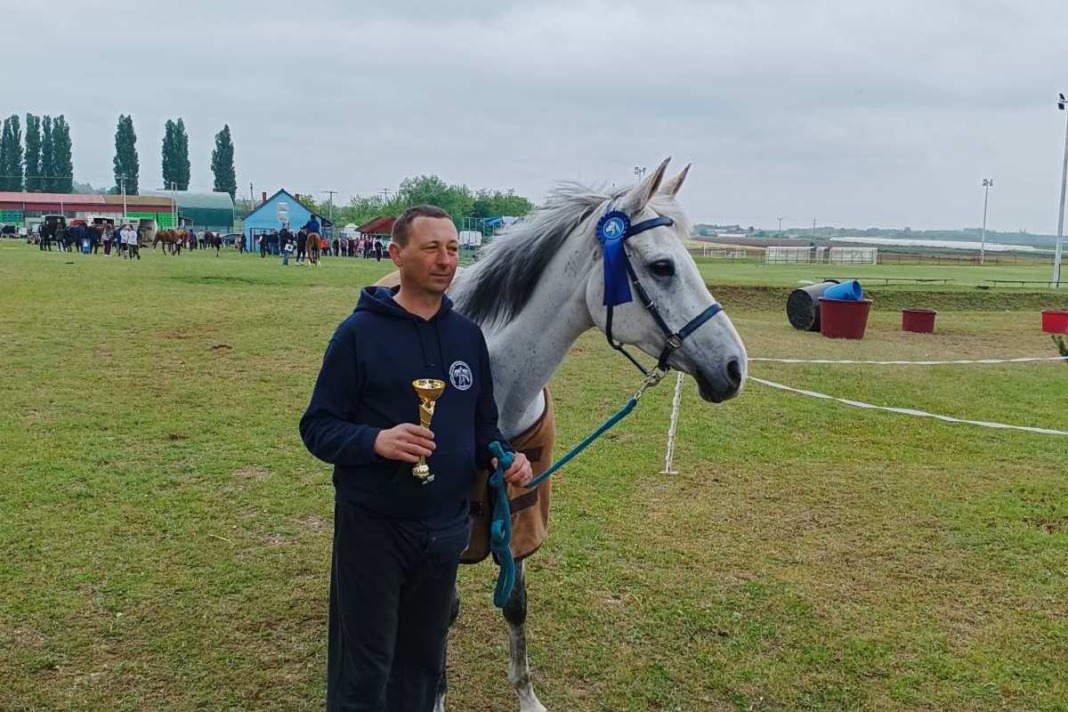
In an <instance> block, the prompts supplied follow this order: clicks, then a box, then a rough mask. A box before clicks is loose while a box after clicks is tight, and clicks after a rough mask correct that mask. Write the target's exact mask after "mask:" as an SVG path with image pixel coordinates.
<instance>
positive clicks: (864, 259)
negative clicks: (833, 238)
mask: <svg viewBox="0 0 1068 712" xmlns="http://www.w3.org/2000/svg"><path fill="white" fill-rule="evenodd" d="M878 259H879V249H878V248H876V247H831V248H827V247H816V246H814V245H813V246H809V247H776V246H772V247H768V248H767V250H766V251H765V253H764V261H765V262H766V263H767V264H849V265H873V264H877V263H878Z"/></svg>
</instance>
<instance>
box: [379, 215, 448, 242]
mask: <svg viewBox="0 0 1068 712" xmlns="http://www.w3.org/2000/svg"><path fill="white" fill-rule="evenodd" d="M416 218H444V219H445V220H452V216H451V215H449V213H448V212H446V211H445V210H442V209H441V208H439V207H438V206H436V205H413V206H412V207H410V208H408V209H407V210H405V211H404V212H403V213H401V215H400V217H399V218H397V221H396V222H395V223H393V232H392V233H391V234H390V238H391V239H392V240H393V242H396V243H397V244H398V245H400V246H401V247H405V246H406V245H407V244H408V236H409V235H410V234H411V231H412V223H413V222H415V219H416Z"/></svg>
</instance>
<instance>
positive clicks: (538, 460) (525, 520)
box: [375, 272, 556, 564]
mask: <svg viewBox="0 0 1068 712" xmlns="http://www.w3.org/2000/svg"><path fill="white" fill-rule="evenodd" d="M398 284H400V277H399V275H398V273H397V272H392V273H390V274H387V275H386V276H385V277H383V278H382V279H380V280H378V281H377V282H375V286H376V287H391V288H392V287H396V286H397V285H398ZM555 435H556V419H555V418H554V417H553V402H552V397H551V396H550V395H549V391H548V390H546V391H545V412H544V413H542V414H541V417H540V418H539V419H538V422H536V423H534V425H532V426H531V427H530V428H529V429H527V431H526V432H525V433H522V434H521V435H519V436H518V437H514V438H512V439H511V440H510V441H509V442H510V444H511V446H512V448H513V449H515V450H516V452H522V453H523V454H525V455H526V456H527V459H528V460H530V466H531V469H533V470H534V476H535V477H537V476H538V475H540V474H541V473H543V472H545V471H546V470H547V469H549V466H550V465H552V463H553V440H554V438H555ZM489 474H490V473H488V472H477V473H475V483H474V486H472V488H471V496H470V500H471V522H472V525H473V526H472V530H471V543H470V544H468V546H467V550H466V551H465V552H464V553H463V557H462V558H461V560H462V561H463V563H465V564H477V563H478V562H480V561H482V560H483V559H485V558H486V557H487V556H489V552H490V548H489V540H490V536H489V534H490V522H492V521H493V500H492V499H491V498H492V497H494V496H496V491H495V490H493V488H491V487H490V486H489ZM507 487H508V504H509V506H510V507H511V509H512V547H511V548H512V556H513V557H514V558H515V559H516V561H519V560H520V559H525V558H526V557H528V556H530V555H531V554H533V553H534V552H535V551H537V550H538V547H540V546H541V545H542V543H543V542H544V541H545V537H547V536H548V535H549V503H550V499H551V497H550V495H551V493H552V480H551V479H549V480H546V481H545V482H542V483H541V484H540V485H538V486H537V487H536V488H535V489H532V490H528V489H527V488H525V487H516V486H514V485H512V484H508V485H507Z"/></svg>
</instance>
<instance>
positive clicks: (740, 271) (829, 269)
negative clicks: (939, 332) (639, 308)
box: [698, 258, 1053, 291]
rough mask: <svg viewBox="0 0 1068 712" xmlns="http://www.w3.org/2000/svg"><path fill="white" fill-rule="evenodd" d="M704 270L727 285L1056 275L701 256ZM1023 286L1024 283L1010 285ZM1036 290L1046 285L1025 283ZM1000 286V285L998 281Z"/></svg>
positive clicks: (999, 268) (1006, 268) (977, 280)
mask: <svg viewBox="0 0 1068 712" xmlns="http://www.w3.org/2000/svg"><path fill="white" fill-rule="evenodd" d="M698 262H699V264H700V268H701V273H702V274H703V275H704V276H705V279H706V280H708V282H709V283H710V284H727V285H747V286H748V285H765V286H777V287H797V286H798V285H799V284H800V283H802V282H803V281H809V282H819V281H822V280H824V279H839V280H841V279H857V280H860V282H861V283H862V284H863V283H864V280H865V278H868V279H872V280H874V279H876V278H877V279H878V280H879V282H880V283H881V282H882V280H883V279H884V278H890V279H891V280H898V279H902V278H904V279H919V280H923V279H938V280H949V282H948V284H946V285H941V284H939V285H937V288H938V289H939V290H942V291H952V290H971V291H974V290H975V289H976V288H977V287H978V286H980V285H982V286H985V287H989V286H992V285H991V284H990V281H991V280H1023V281H1028V282H1038V281H1043V282H1045V281H1048V280H1051V279H1053V268H1052V267H1051V266H1050V265H1011V264H1005V265H984V266H982V267H978V266H975V265H967V266H965V265H935V264H927V265H903V264H885V265H883V264H880V265H832V264H821V265H803V264H771V265H769V264H765V263H764V262H762V261H757V260H724V259H711V258H698ZM895 286H899V287H902V288H907V289H930V288H931V287H930V286H925V285H923V284H917V285H912V286H909V285H895ZM1007 286H1008V287H1009V288H1012V289H1015V290H1017V291H1019V290H1020V288H1021V285H1007ZM1023 286H1026V287H1028V288H1029V289H1032V290H1034V289H1035V288H1036V287H1040V286H1041V287H1042V289H1043V291H1048V288H1047V287H1045V285H1023ZM999 287H1000V285H999Z"/></svg>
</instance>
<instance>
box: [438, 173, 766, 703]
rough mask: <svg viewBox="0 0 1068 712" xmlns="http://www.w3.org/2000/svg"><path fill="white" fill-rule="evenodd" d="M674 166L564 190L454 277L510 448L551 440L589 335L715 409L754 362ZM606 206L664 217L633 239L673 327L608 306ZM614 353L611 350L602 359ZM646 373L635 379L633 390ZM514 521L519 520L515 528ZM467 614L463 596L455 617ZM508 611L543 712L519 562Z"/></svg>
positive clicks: (518, 659) (523, 674)
mask: <svg viewBox="0 0 1068 712" xmlns="http://www.w3.org/2000/svg"><path fill="white" fill-rule="evenodd" d="M667 164H668V161H664V162H663V163H662V164H660V166H659V167H658V168H657V170H656V171H655V172H654V173H653V174H652V175H650V176H649V177H648V178H646V179H645V180H644V181H642V182H641V183H639V184H638V185H636V186H633V187H631V188H628V189H622V190H619V191H616V192H614V193H612V194H605V193H599V192H596V191H593V190H590V189H587V188H584V187H582V186H579V185H576V184H566V185H563V186H561V187H560V188H559V189H557V190H556V191H555V192H554V193H552V194H550V196H549V198H548V201H547V203H546V204H545V205H544V206H542V207H540V208H539V209H538V210H536V211H535V212H534V213H533V214H532V215H530V216H528V217H527V218H525V219H523V220H522V221H520V222H518V223H516V224H515V225H513V226H512V227H511V228H509V229H508V231H507V232H505V233H504V234H503V235H501V236H500V237H499V238H497V239H496V240H494V241H493V242H491V243H490V244H489V245H487V246H486V247H483V248H482V249H481V250H480V253H479V259H478V260H477V261H476V262H475V263H474V264H473V265H472V266H470V267H468V268H466V269H464V270H463V271H462V272H460V273H459V274H458V275H457V277H456V279H455V281H454V282H453V286H452V288H451V290H450V297H451V298H452V299H453V301H454V303H455V307H456V309H457V311H459V312H460V313H461V314H464V315H465V316H467V317H469V318H471V319H473V320H474V321H475V322H477V323H478V324H479V326H480V327H481V328H482V331H483V333H484V334H485V336H486V342H487V346H488V348H489V355H490V361H491V363H492V367H493V389H494V390H493V392H494V396H495V398H496V400H497V406H498V409H499V411H500V418H499V426H500V429H501V432H502V433H503V434H504V435H505V437H507V438H508V439H509V440H512V441H516V440H521V439H528V438H529V436H530V435H531V433H535V432H537V431H546V430H548V431H549V432H548V434H547V437H548V440H549V441H550V442H551V439H552V433H551V429H552V410H551V406H550V404H549V401H548V398H547V396H546V391H545V387H546V385H547V384H548V382H549V380H550V378H551V377H552V375H553V373H554V372H555V371H556V369H557V368H558V367H559V366H560V364H561V363H562V362H563V360H564V357H565V356H566V355H567V353H568V351H569V350H570V349H571V347H572V346H573V345H574V343H575V341H576V340H577V339H578V338H579V337H580V336H581V335H582V334H583V333H585V332H586V331H588V330H590V329H592V328H596V329H599V330H600V331H601V332H602V333H606V334H609V335H610V338H614V339H616V340H617V341H619V342H622V343H624V344H629V345H634V346H635V347H637V348H639V349H641V350H642V351H644V352H645V353H646V354H648V355H650V356H653V357H658V356H659V357H660V358H661V359H662V360H664V361H666V364H667V365H669V366H670V367H671V368H674V369H677V370H679V371H682V372H683V373H687V374H690V375H692V376H693V377H694V379H695V380H696V381H697V385H698V389H699V392H700V394H701V397H702V398H703V399H704V400H705V401H708V402H715V403H718V402H721V401H723V400H726V399H728V398H732V397H734V396H735V395H737V394H738V393H739V391H740V390H741V388H742V385H743V383H744V380H745V374H746V365H747V359H746V353H745V347H744V346H743V344H742V341H741V339H740V338H739V336H738V333H737V332H736V331H735V329H734V326H733V324H731V321H730V319H729V318H728V317H727V315H726V314H724V313H723V312H719V313H715V311H714V310H715V308H716V307H715V306H714V305H715V304H716V302H715V300H714V299H713V298H712V295H711V294H709V292H708V288H707V287H706V286H705V283H704V279H703V278H702V277H701V274H700V272H699V271H698V269H697V265H696V264H694V261H693V258H692V257H691V256H690V254H689V252H688V251H687V250H686V246H685V243H684V240H685V239H687V238H688V237H689V233H690V224H689V221H688V220H687V219H686V216H685V215H684V214H683V212H682V211H681V209H680V208H679V206H678V204H677V203H676V202H675V196H676V195H677V193H678V191H679V189H680V188H681V187H682V184H683V181H685V179H686V174H687V172H688V170H689V167H688V166H687V168H686V169H685V170H683V171H682V173H680V174H679V175H678V176H676V177H675V178H673V179H671V180H669V181H667V182H664V172H665V170H666V169H667ZM609 210H618V211H621V212H624V213H626V214H627V216H629V218H630V221H631V223H632V224H637V223H639V222H642V221H646V220H652V219H655V218H667V219H668V220H661V221H658V224H657V226H656V227H653V228H651V229H647V230H645V231H643V232H641V233H640V234H635V235H634V236H633V237H631V238H629V239H628V240H627V241H626V243H625V244H626V247H625V251H626V254H627V256H628V258H629V260H630V262H631V264H632V265H633V269H634V275H635V277H636V278H637V279H638V280H639V281H640V283H641V285H642V286H643V287H644V288H645V290H646V291H647V292H648V295H649V297H650V299H651V301H652V303H654V304H655V305H656V307H657V309H658V312H659V316H660V318H661V319H663V321H664V322H665V324H666V327H662V326H661V325H660V323H658V321H657V319H656V318H655V317H654V315H653V314H652V313H651V312H650V311H649V310H648V309H647V308H646V307H645V306H643V304H642V303H641V302H639V301H637V295H635V301H632V302H629V303H626V304H621V305H619V306H616V307H613V309H612V316H611V320H609V316H608V314H609V311H608V308H607V307H606V306H604V295H605V282H604V267H603V251H602V249H601V245H600V243H599V242H598V239H597V235H596V233H597V226H598V222H599V221H600V219H601V218H602V217H603V216H604V215H605V214H606V213H607V212H608V211H609ZM664 223H668V224H664ZM708 314H714V316H711V318H709V319H708V320H707V321H704V322H700V319H698V320H697V321H696V322H693V323H695V324H696V323H700V326H699V327H698V328H696V329H695V330H693V331H692V333H690V334H689V335H688V336H687V337H684V338H683V339H682V344H681V346H679V347H678V348H676V349H674V350H669V349H666V348H665V344H666V343H668V339H667V337H666V335H665V332H664V330H663V329H664V328H669V329H671V330H672V333H674V334H678V333H679V331H680V330H683V327H684V326H689V325H690V324H691V322H692V321H693V320H694V319H695V318H697V317H699V316H700V317H703V316H706V315H708ZM686 331H689V329H686ZM610 353H611V352H610V351H606V358H607V357H608V354H610ZM638 377H639V376H638V375H637V373H636V381H635V383H637V378H638ZM594 425H595V424H593V423H591V424H590V428H591V429H592V427H593V426H594ZM529 456H530V455H529V454H528V457H529ZM535 459H537V460H540V461H542V462H546V463H547V462H549V461H551V460H552V455H551V452H550V453H547V454H542V455H541V456H540V457H538V458H534V457H531V460H535ZM550 491H551V490H550V482H549V481H546V482H544V483H542V484H541V485H539V486H538V488H537V489H535V490H534V491H533V493H531V492H528V491H527V490H525V489H522V488H517V489H515V490H513V491H511V492H510V493H509V499H510V500H512V499H513V498H515V497H518V496H523V497H524V499H525V500H527V501H530V500H532V499H535V500H536V501H537V502H538V503H537V505H536V506H537V507H538V508H540V509H541V510H542V511H544V512H545V514H546V516H547V514H548V505H549V496H550ZM535 493H536V494H535ZM531 494H534V497H531V496H530V495H531ZM518 508H519V505H518V504H517V505H516V507H515V509H518ZM513 515H514V512H513ZM517 521H518V518H517V517H515V516H513V523H515V522H517ZM542 536H544V532H543V533H542ZM524 538H525V539H527V540H528V541H529V536H527V537H525V536H524V534H523V532H520V531H516V530H513V552H514V553H516V554H518V555H519V556H520V557H521V556H523V555H525V554H529V553H531V552H529V551H526V552H524V551H516V550H515V548H514V547H515V543H516V541H517V540H522V539H524ZM459 607H460V594H459V590H458V589H457V592H456V598H455V601H454V602H453V621H455V619H456V616H457V615H458V613H459ZM503 613H504V618H505V620H506V621H507V623H508V629H509V645H508V651H509V668H508V680H509V682H511V684H512V687H513V689H514V690H515V691H516V694H517V695H518V696H519V708H520V712H546V711H545V707H544V706H542V704H541V702H539V701H538V698H537V696H536V695H535V694H534V687H533V684H532V681H531V676H530V666H529V664H528V661H527V652H526V647H527V644H526V627H525V625H526V614H527V597H526V577H525V574H524V565H523V560H522V558H519V560H518V561H517V562H516V577H515V588H514V589H513V591H512V595H511V597H510V598H509V600H508V602H507V604H506V605H505V607H504V610H503ZM446 689H447V683H446V679H445V675H444V674H443V675H442V679H441V682H440V683H439V689H438V700H437V705H436V707H435V709H436V711H437V712H443V711H444V709H445V692H446Z"/></svg>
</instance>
